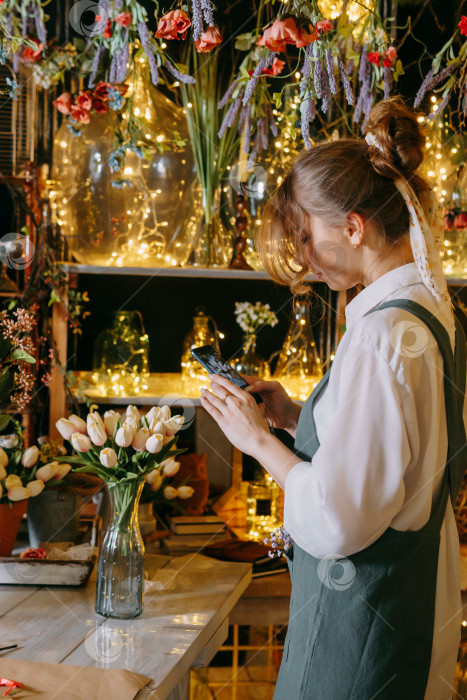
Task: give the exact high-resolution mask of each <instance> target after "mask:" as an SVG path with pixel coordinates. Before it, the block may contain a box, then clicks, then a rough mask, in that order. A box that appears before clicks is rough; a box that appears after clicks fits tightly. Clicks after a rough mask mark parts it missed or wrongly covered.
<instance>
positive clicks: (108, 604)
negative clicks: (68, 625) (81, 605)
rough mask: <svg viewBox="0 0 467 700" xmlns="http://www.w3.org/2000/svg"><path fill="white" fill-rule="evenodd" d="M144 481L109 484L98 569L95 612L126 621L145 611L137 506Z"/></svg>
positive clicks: (141, 550) (107, 485)
mask: <svg viewBox="0 0 467 700" xmlns="http://www.w3.org/2000/svg"><path fill="white" fill-rule="evenodd" d="M143 486H144V482H130V483H128V482H127V483H112V482H107V484H106V487H107V494H108V496H109V501H110V519H109V525H108V527H107V530H106V532H105V535H104V537H103V540H102V543H101V547H100V551H99V562H98V568H97V588H96V612H97V613H99V615H103V616H104V617H115V618H118V619H122V620H126V619H129V618H132V617H138V616H139V615H141V613H142V612H143V585H144V575H143V574H144V544H143V539H142V537H141V532H140V530H139V524H138V505H139V499H140V497H141V492H142V490H143Z"/></svg>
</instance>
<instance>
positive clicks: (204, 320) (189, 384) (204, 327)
mask: <svg viewBox="0 0 467 700" xmlns="http://www.w3.org/2000/svg"><path fill="white" fill-rule="evenodd" d="M202 345H212V347H213V348H214V349H215V350H216V351H217V352H220V350H219V338H218V333H217V325H216V322H215V321H214V319H213V318H212V316H208V315H207V314H206V309H205V308H204V306H198V307H197V308H196V314H195V316H194V318H193V327H192V329H191V330H190V332H189V333H188V334H187V335H186V337H185V340H184V341H183V352H182V361H181V366H182V382H183V387H184V391H186V392H190V391H194V392H197V391H199V388H200V385H205V384H206V383H207V379H208V373H207V372H206V370H205V369H203V368H202V367H201V365H200V364H199V362H197V361H196V360H195V359H194V358H193V355H192V354H191V348H199V347H201V346H202Z"/></svg>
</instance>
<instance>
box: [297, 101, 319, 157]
mask: <svg viewBox="0 0 467 700" xmlns="http://www.w3.org/2000/svg"><path fill="white" fill-rule="evenodd" d="M315 116H316V107H315V102H314V100H313V98H312V97H311V95H310V94H308V96H307V97H306V98H305V99H304V100H302V102H301V103H300V117H301V119H300V129H301V132H302V137H303V142H304V144H305V148H306V149H307V151H308V150H309V149H310V148H311V139H310V123H311V122H312V121H313V120H314V118H315Z"/></svg>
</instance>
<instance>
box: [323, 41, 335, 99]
mask: <svg viewBox="0 0 467 700" xmlns="http://www.w3.org/2000/svg"><path fill="white" fill-rule="evenodd" d="M325 55H326V69H327V73H328V79H329V89H330V91H331V92H332V94H333V95H335V94H336V92H337V84H336V75H335V73H334V60H333V58H332V53H331V50H330V49H326V54H325Z"/></svg>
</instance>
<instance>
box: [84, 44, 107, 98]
mask: <svg viewBox="0 0 467 700" xmlns="http://www.w3.org/2000/svg"><path fill="white" fill-rule="evenodd" d="M104 48H105V47H104V44H101V45H100V46H98V47H97V50H96V53H95V54H94V58H93V61H92V65H91V73H90V75H89V81H88V88H93V87H94V85H95V83H96V78H97V71H98V70H99V64H100V62H101V58H102V54H103V53H104Z"/></svg>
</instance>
